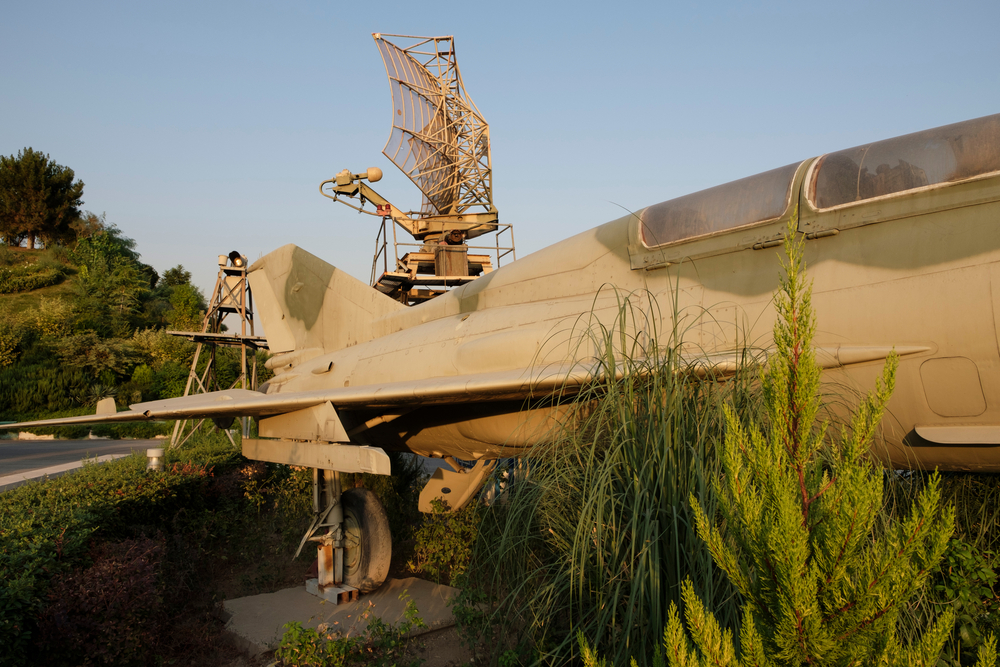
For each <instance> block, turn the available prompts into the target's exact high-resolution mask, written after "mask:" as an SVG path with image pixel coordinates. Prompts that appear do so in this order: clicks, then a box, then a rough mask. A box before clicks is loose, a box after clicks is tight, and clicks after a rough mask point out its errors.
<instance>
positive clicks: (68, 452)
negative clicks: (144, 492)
mask: <svg viewBox="0 0 1000 667" xmlns="http://www.w3.org/2000/svg"><path fill="white" fill-rule="evenodd" d="M163 444H164V441H163V440H0V490H3V489H2V487H8V488H9V487H10V486H13V485H12V484H10V482H12V481H14V480H13V479H12V478H15V479H16V480H22V479H26V478H27V479H31V478H35V477H38V476H40V475H44V474H45V473H44V472H43V471H47V470H50V469H54V470H52V471H51V472H50V473H49V474H53V475H54V474H58V473H62V472H65V471H66V470H70V469H74V468H75V467H79V466H75V465H74V464H77V463H79V462H80V461H81V460H82V459H84V458H88V459H91V458H97V457H102V458H103V457H118V456H122V455H128V454H131V453H132V452H133V451H141V452H145V451H146V449H148V448H149V447H162V446H163Z"/></svg>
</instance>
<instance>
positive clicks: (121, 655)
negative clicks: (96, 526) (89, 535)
mask: <svg viewBox="0 0 1000 667" xmlns="http://www.w3.org/2000/svg"><path fill="white" fill-rule="evenodd" d="M163 549H164V544H163V539H162V538H158V539H149V538H140V539H134V540H124V541H122V542H113V543H103V544H100V545H99V546H97V547H95V548H94V549H93V550H92V551H91V558H92V559H93V563H92V564H91V565H90V566H89V567H84V568H77V569H75V570H73V571H71V572H69V573H67V574H65V575H61V576H58V577H56V578H55V579H54V580H53V582H52V587H51V588H50V590H49V595H48V602H49V604H48V606H47V607H45V608H44V609H43V610H42V613H41V614H40V617H39V619H38V627H39V637H38V641H37V647H38V649H39V652H40V653H41V655H43V656H46V657H47V658H48V660H49V661H50V664H79V665H143V664H149V663H151V662H152V661H153V659H154V657H155V655H156V645H157V643H158V638H159V636H160V626H161V620H162V590H163V588H162V587H163V582H162V581H161V561H162V558H163Z"/></svg>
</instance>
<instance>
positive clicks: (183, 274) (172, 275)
mask: <svg viewBox="0 0 1000 667" xmlns="http://www.w3.org/2000/svg"><path fill="white" fill-rule="evenodd" d="M163 284H164V285H167V286H168V287H177V286H178V285H190V284H191V272H190V271H187V270H186V269H185V268H184V265H183V264H178V265H177V266H175V267H173V268H172V269H167V270H166V271H164V272H163Z"/></svg>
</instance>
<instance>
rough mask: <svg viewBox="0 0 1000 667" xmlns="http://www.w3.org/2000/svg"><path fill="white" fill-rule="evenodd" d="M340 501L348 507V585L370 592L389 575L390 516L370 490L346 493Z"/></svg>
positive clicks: (346, 564) (345, 540) (346, 562)
mask: <svg viewBox="0 0 1000 667" xmlns="http://www.w3.org/2000/svg"><path fill="white" fill-rule="evenodd" d="M340 502H341V503H343V505H344V583H345V584H347V585H348V586H353V587H354V588H357V589H358V590H359V591H361V592H362V593H370V592H372V591H374V590H375V589H377V588H378V587H379V586H381V585H382V583H383V582H384V581H385V578H386V577H387V576H388V575H389V562H390V561H391V560H392V535H391V534H390V533H389V517H388V516H386V513H385V508H384V507H382V503H381V502H380V501H379V499H378V496H376V495H375V494H374V493H372V492H371V491H369V490H368V489H351V490H350V491H345V492H344V493H343V494H341V496H340Z"/></svg>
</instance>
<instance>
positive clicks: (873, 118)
mask: <svg viewBox="0 0 1000 667" xmlns="http://www.w3.org/2000/svg"><path fill="white" fill-rule="evenodd" d="M2 9H3V11H2V14H0V16H2V17H3V18H2V20H0V52H2V55H3V60H2V62H3V63H4V64H3V70H2V71H3V75H2V77H0V153H3V154H5V155H11V154H15V153H17V151H18V150H20V149H22V148H24V147H26V146H31V147H33V148H35V149H36V150H41V151H44V152H46V153H49V154H50V155H51V156H52V158H53V159H55V160H56V161H57V162H59V163H61V164H64V165H67V166H69V167H72V168H73V169H74V170H75V171H76V174H77V177H78V178H80V179H82V180H83V181H84V182H85V183H86V188H85V191H84V200H85V205H84V208H85V209H86V210H90V211H94V212H96V213H102V212H106V213H107V217H108V220H109V221H110V222H114V223H116V224H117V225H118V226H119V227H121V228H122V230H124V232H125V234H126V235H128V236H131V237H133V238H135V239H136V240H137V241H138V244H139V246H138V248H139V251H140V252H141V253H142V256H143V259H144V260H145V261H146V262H148V263H150V264H152V265H153V266H154V267H155V268H156V269H157V270H159V271H160V272H162V271H163V270H165V269H167V268H169V267H171V266H174V265H176V264H184V266H185V267H187V268H188V269H189V270H191V271H192V272H193V273H194V274H195V279H196V282H197V283H198V284H199V285H200V286H201V287H202V288H203V289H205V290H206V291H207V290H208V289H209V288H210V287H211V285H212V283H213V281H214V277H215V269H214V261H215V256H216V255H218V254H220V253H226V252H228V251H229V250H232V249H234V248H235V249H238V250H240V251H241V252H243V253H244V254H246V255H247V256H248V257H250V258H251V260H253V259H256V258H257V257H258V256H260V255H261V254H264V253H266V252H268V251H270V250H272V249H274V248H276V247H278V246H280V245H283V244H285V243H295V244H297V245H300V246H302V247H304V248H306V249H308V250H309V251H311V252H312V253H314V254H316V255H318V256H320V257H322V258H324V259H326V260H327V261H329V262H331V263H332V264H335V265H337V266H338V267H340V268H342V269H345V270H346V271H348V272H350V273H351V274H353V275H355V276H356V277H358V278H360V279H362V280H365V281H367V279H368V273H369V268H370V262H371V249H372V247H373V244H374V233H375V226H374V225H373V223H374V222H375V218H371V217H368V216H364V217H361V216H358V215H357V214H355V213H353V212H352V211H350V210H349V209H347V208H346V207H342V206H339V205H336V204H333V203H331V202H330V201H329V200H327V199H324V198H323V197H321V196H320V195H319V193H318V190H317V187H318V184H319V182H320V181H322V180H324V179H326V178H329V177H331V176H333V175H334V174H335V173H336V172H337V171H340V170H341V169H344V168H350V169H352V170H354V171H360V170H363V169H365V168H367V167H369V166H378V167H381V168H382V170H383V171H384V172H385V174H386V177H385V178H384V179H383V181H382V182H381V183H379V184H378V186H377V189H378V190H379V191H380V192H382V194H383V195H385V196H386V197H388V198H389V199H390V200H392V201H393V202H394V203H396V204H397V205H398V206H400V208H403V209H404V210H405V209H408V208H416V207H417V206H418V204H419V193H418V191H417V190H416V189H415V188H414V187H413V186H412V185H411V184H410V182H409V181H408V180H407V179H406V178H405V177H404V176H403V175H402V174H401V173H400V172H399V171H398V170H396V169H395V167H393V166H392V165H391V163H389V162H388V160H387V159H385V157H383V156H382V154H381V150H382V147H383V145H384V144H385V141H386V139H387V137H388V136H389V124H390V115H391V106H390V104H391V103H390V97H389V86H388V83H387V82H386V78H385V70H384V68H383V65H382V62H381V58H380V57H379V53H378V50H377V49H376V47H375V44H374V42H373V40H372V38H371V33H372V32H384V33H402V34H415V35H449V34H454V35H455V37H456V47H457V53H458V60H459V64H460V66H461V68H462V73H463V77H464V79H465V83H466V87H467V89H468V90H469V92H470V93H471V95H472V97H473V99H474V100H475V102H476V104H477V105H478V106H479V109H480V110H481V111H482V112H483V114H484V116H485V117H486V119H487V120H488V121H489V123H490V128H491V135H492V140H493V169H494V198H495V202H496V204H497V206H498V208H499V210H500V214H501V220H502V221H504V222H511V223H514V225H515V234H516V240H517V245H518V250H519V256H523V255H525V254H527V253H528V252H531V251H534V250H538V249H540V248H542V247H544V246H546V245H549V244H550V243H553V242H556V241H558V240H560V239H562V238H565V237H566V236H569V235H570V234H573V233H575V232H577V231H581V230H584V229H588V228H590V227H593V226H595V225H598V224H600V223H602V222H604V221H606V220H610V219H613V218H615V217H618V216H619V215H620V214H621V208H620V207H619V206H621V207H626V208H629V209H636V208H640V207H642V206H645V205H647V204H651V203H655V202H659V201H663V200H666V199H670V198H672V197H675V196H679V195H682V194H686V193H688V192H693V191H696V190H700V189H702V188H706V187H710V186H713V185H717V184H719V183H723V182H726V181H729V180H733V179H736V178H741V177H744V176H748V175H751V174H754V173H757V172H760V171H764V170H767V169H771V168H774V167H778V166H781V165H784V164H787V163H790V162H792V161H795V160H799V159H803V158H806V157H810V156H813V155H819V154H821V153H825V152H828V151H831V150H837V149H840V148H847V147H850V146H853V145H857V144H860V143H863V142H867V141H872V140H877V139H884V138H888V137H891V136H895V135H899V134H904V133H907V132H913V131H917V130H922V129H927V128H931V127H935V126H938V125H944V124H947V123H952V122H957V121H961V120H966V119H969V118H975V117H979V116H984V115H988V114H993V113H998V112H1000V85H998V83H1000V39H998V37H997V26H998V25H1000V2H997V0H988V1H987V0H983V1H980V2H962V1H957V2H951V3H948V4H946V3H944V2H940V1H938V2H916V1H907V2H853V1H843V0H838V1H837V2H825V3H817V2H788V3H784V2H781V3H776V2H772V3H766V4H761V5H759V6H758V5H754V4H751V3H737V2H726V3H721V2H720V3H711V2H701V3H669V2H662V3H652V2H648V3H629V2H619V3H608V2H574V3H568V2H567V3H550V2H537V1H536V2H521V1H515V2H503V3H494V4H485V3H472V2H447V1H443V2H412V1H411V2H406V3H378V2H281V3H278V2H274V3H261V2H239V3H235V2H234V3H218V2H216V3H213V2H197V3H194V2H190V3H189V2H166V3H145V2H128V3H120V4H112V3H101V2H46V1H44V0H41V1H36V2H17V1H15V0H3V3H2Z"/></svg>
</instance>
